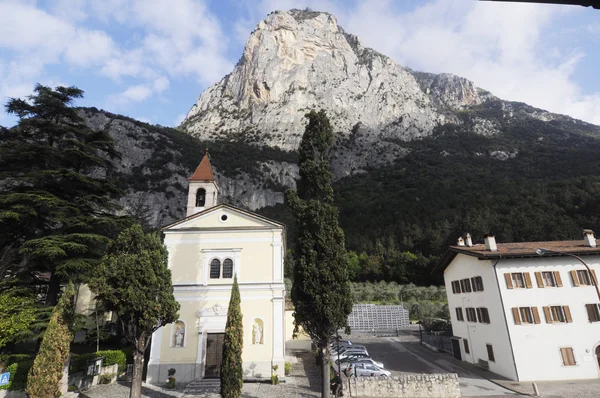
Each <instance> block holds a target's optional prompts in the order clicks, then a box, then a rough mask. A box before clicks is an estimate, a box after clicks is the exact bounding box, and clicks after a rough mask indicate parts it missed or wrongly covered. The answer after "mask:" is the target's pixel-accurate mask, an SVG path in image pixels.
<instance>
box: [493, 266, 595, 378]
mask: <svg viewBox="0 0 600 398" xmlns="http://www.w3.org/2000/svg"><path fill="white" fill-rule="evenodd" d="M584 260H585V261H586V263H587V264H588V265H589V266H590V267H591V268H592V269H594V270H595V272H596V274H597V275H599V276H600V262H599V260H600V258H599V257H598V256H586V257H584ZM581 269H584V266H583V265H582V264H581V263H579V262H578V261H577V260H576V259H574V258H571V257H556V258H530V259H515V260H501V261H500V262H499V263H498V265H497V272H498V278H499V280H500V290H501V291H502V296H503V298H504V304H505V313H506V317H507V320H508V326H509V330H510V334H511V339H512V342H513V350H514V355H515V359H516V362H517V367H518V373H519V380H520V381H532V380H567V379H589V378H598V377H599V376H600V368H599V366H598V360H597V358H596V356H595V348H596V347H597V346H598V345H599V344H600V322H594V323H590V322H589V320H588V315H587V311H586V308H585V304H591V303H597V302H598V296H597V294H596V290H595V289H594V287H593V286H579V287H574V286H573V283H572V280H571V277H570V275H569V271H571V270H581ZM541 271H558V272H560V276H561V279H562V283H563V286H562V287H545V288H539V287H538V285H537V282H536V279H535V276H534V273H535V272H541ZM510 272H529V273H530V275H531V279H532V285H533V287H532V288H530V289H508V288H507V286H506V283H505V281H504V273H510ZM553 305H561V306H565V305H568V306H569V309H570V311H571V316H572V319H573V322H572V323H555V324H548V323H546V320H545V318H544V313H543V310H542V307H544V306H553ZM513 307H537V308H538V311H539V313H540V318H541V323H540V324H532V325H525V324H521V325H516V324H515V322H514V319H513V315H512V312H511V308H513ZM561 347H572V348H573V353H574V356H575V360H576V362H577V365H575V366H563V363H562V357H561V354H560V348H561Z"/></svg>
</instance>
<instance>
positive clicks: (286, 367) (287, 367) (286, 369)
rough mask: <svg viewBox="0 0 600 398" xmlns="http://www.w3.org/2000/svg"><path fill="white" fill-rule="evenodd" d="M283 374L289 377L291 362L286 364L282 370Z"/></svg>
mask: <svg viewBox="0 0 600 398" xmlns="http://www.w3.org/2000/svg"><path fill="white" fill-rule="evenodd" d="M283 373H284V374H285V375H286V376H289V375H290V374H291V373H292V363H291V362H286V363H285V365H284V368H283Z"/></svg>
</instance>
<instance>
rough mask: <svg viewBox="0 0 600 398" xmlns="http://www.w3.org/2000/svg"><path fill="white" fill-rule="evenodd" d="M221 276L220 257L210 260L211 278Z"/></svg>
mask: <svg viewBox="0 0 600 398" xmlns="http://www.w3.org/2000/svg"><path fill="white" fill-rule="evenodd" d="M205 275H206V274H205ZM220 277H221V261H220V260H219V259H217V258H215V259H213V260H212V261H211V262H210V279H219V278H220Z"/></svg>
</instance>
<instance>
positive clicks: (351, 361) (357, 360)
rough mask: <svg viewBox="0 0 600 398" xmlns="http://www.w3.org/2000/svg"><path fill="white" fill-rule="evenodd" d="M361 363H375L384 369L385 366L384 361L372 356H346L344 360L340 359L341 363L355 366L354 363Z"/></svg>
mask: <svg viewBox="0 0 600 398" xmlns="http://www.w3.org/2000/svg"><path fill="white" fill-rule="evenodd" d="M359 363H366V364H371V365H375V366H377V367H378V368H381V369H384V368H385V366H383V363H381V362H378V361H375V360H373V359H371V358H355V359H352V358H345V359H344V360H341V361H340V364H342V365H344V364H352V365H353V366H354V364H359Z"/></svg>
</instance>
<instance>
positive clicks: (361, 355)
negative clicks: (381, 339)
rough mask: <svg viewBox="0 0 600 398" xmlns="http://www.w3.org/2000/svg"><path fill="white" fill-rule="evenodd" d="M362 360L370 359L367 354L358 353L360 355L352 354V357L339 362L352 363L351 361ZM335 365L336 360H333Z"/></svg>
mask: <svg viewBox="0 0 600 398" xmlns="http://www.w3.org/2000/svg"><path fill="white" fill-rule="evenodd" d="M364 358H367V359H370V358H371V357H370V356H369V354H363V353H360V354H354V355H350V356H347V357H346V358H344V359H342V360H339V362H352V361H353V360H356V359H364ZM335 363H336V364H337V363H338V359H337V358H336V359H335Z"/></svg>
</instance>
